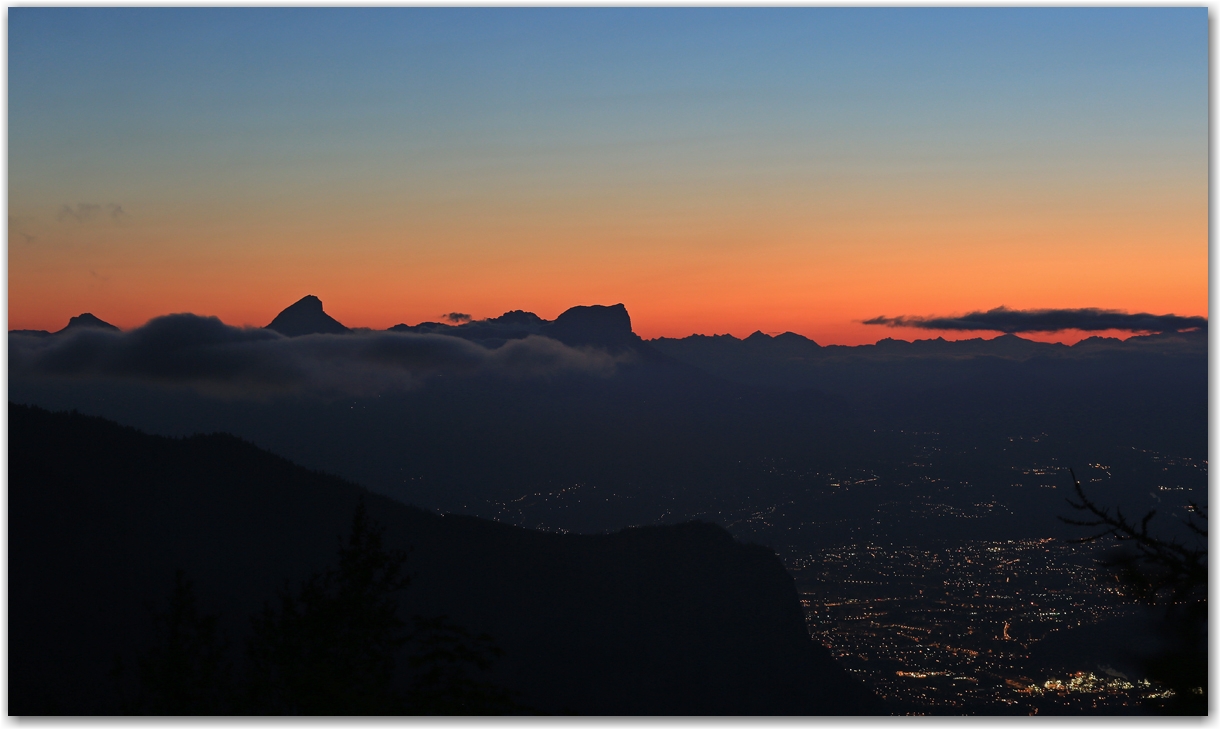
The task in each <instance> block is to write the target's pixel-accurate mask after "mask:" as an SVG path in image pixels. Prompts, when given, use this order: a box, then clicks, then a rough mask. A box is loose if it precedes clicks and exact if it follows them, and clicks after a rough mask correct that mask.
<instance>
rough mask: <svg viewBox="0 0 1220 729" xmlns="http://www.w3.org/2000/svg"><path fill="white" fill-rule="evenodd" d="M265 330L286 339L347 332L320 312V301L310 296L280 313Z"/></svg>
mask: <svg viewBox="0 0 1220 729" xmlns="http://www.w3.org/2000/svg"><path fill="white" fill-rule="evenodd" d="M266 328H267V329H271V330H272V331H276V332H279V333H280V334H283V335H284V336H286V337H300V336H304V335H306V334H342V333H344V332H346V331H347V327H345V326H343V325H342V324H340V323H339V322H337V321H335V319H333V318H332V317H331V316H330V315H329V314H327V313H326V312H325V311H323V310H322V300H321V299H319V298H318V297H316V296H312V295H310V296H306V297H304V298H302V299H301V300H300V301H298V302H296V303H295V304H293V305H292V306H290V307H288V308H287V309H284V310H283V311H281V312H280V313H279V315H278V316H276V317H275V318H274V319H272V320H271V323H270V324H268V325H267V327H266Z"/></svg>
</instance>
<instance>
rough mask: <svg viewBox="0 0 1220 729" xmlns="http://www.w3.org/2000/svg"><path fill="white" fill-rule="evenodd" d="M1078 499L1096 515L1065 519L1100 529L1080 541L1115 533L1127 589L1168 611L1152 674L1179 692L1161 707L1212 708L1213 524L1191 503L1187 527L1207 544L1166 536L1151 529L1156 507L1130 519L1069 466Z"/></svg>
mask: <svg viewBox="0 0 1220 729" xmlns="http://www.w3.org/2000/svg"><path fill="white" fill-rule="evenodd" d="M1069 473H1071V475H1072V482H1073V484H1074V486H1075V490H1076V498H1077V501H1073V500H1071V499H1068V504H1070V505H1071V506H1072V508H1073V509H1076V510H1077V511H1083V512H1086V513H1087V514H1089V515H1090V517H1089V518H1085V519H1068V518H1066V517H1060V518H1061V519H1062V520H1063V521H1064V522H1066V523H1068V524H1073V525H1076V526H1082V527H1089V528H1093V529H1099V530H1100V531H1098V532H1096V533H1095V534H1091V535H1089V536H1086V537H1082V538H1080V539H1077V540H1074V541H1076V542H1094V541H1098V540H1101V539H1106V538H1112V539H1114V540H1115V541H1116V542H1118V543H1119V544H1120V545H1122V546H1123V547H1124V549H1122V550H1120V551H1119V552H1118V553H1117V554H1115V555H1113V556H1112V557H1110V558H1109V560H1107V564H1108V565H1109V566H1110V567H1111V568H1112V569H1114V571H1115V574H1116V577H1117V578H1118V582H1119V585H1120V586H1121V589H1122V591H1123V594H1124V595H1125V596H1126V597H1127V598H1128V599H1131V600H1133V601H1137V602H1141V603H1143V604H1146V605H1149V606H1153V607H1161V608H1163V609H1164V611H1165V619H1164V622H1163V625H1162V634H1163V637H1164V638H1165V647H1164V648H1163V649H1162V650H1161V651H1159V652H1158V653H1156V654H1155V655H1150V656H1145V657H1144V661H1143V662H1144V669H1145V670H1146V671H1147V672H1148V675H1149V677H1151V678H1153V679H1155V680H1157V681H1159V682H1161V683H1162V684H1165V685H1166V686H1168V687H1169V688H1171V689H1172V690H1173V692H1174V695H1173V697H1172V698H1170V699H1169V700H1167V701H1165V702H1163V703H1161V704H1159V705H1158V706H1157V707H1156V708H1159V709H1161V710H1163V711H1166V712H1168V713H1172V714H1188V715H1200V714H1206V713H1207V548H1206V540H1207V529H1206V527H1205V526H1204V522H1205V520H1206V518H1207V517H1206V514H1205V513H1204V512H1203V510H1202V509H1201V508H1200V507H1199V505H1198V504H1196V503H1194V502H1191V503H1190V506H1189V508H1190V511H1191V514H1192V516H1191V517H1190V518H1189V519H1188V520H1187V522H1186V527H1187V528H1188V529H1189V530H1190V531H1191V532H1193V533H1194V534H1195V535H1196V536H1198V537H1200V538H1201V539H1202V540H1203V543H1204V545H1205V546H1203V547H1197V546H1196V547H1191V546H1188V545H1185V544H1182V543H1180V542H1178V541H1176V540H1165V539H1162V538H1159V537H1157V536H1154V535H1153V534H1152V533H1150V532H1149V531H1148V525H1149V523H1150V522H1151V521H1152V519H1153V517H1155V516H1156V511H1155V510H1153V511H1150V512H1148V513H1147V514H1145V515H1144V517H1143V518H1142V519H1141V520H1140V521H1139V522H1138V523H1136V522H1132V521H1129V520H1128V519H1127V517H1126V516H1124V514H1123V513H1122V510H1121V509H1119V508H1115V509H1114V513H1113V514H1111V513H1110V510H1109V509H1107V508H1105V507H1102V506H1099V505H1097V504H1096V503H1094V502H1093V501H1091V500H1090V499H1089V498H1088V497H1087V496H1086V495H1085V493H1084V489H1083V488H1082V487H1081V485H1080V481H1079V480H1078V479H1077V478H1076V473H1075V471H1072V470H1070V469H1069Z"/></svg>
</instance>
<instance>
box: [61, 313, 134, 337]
mask: <svg viewBox="0 0 1220 729" xmlns="http://www.w3.org/2000/svg"><path fill="white" fill-rule="evenodd" d="M77 329H107V330H109V331H114V332H117V331H119V328H118V327H116V326H115V325H113V324H110V323H108V322H104V321H102V320H101V319H98V318H97V317H96V316H94V315H92V314H90V313H88V312H86V313H84V314H81V315H80V316H74V317H72V318H71V319H69V320H68V326H66V327H64V328H63V329H60V330H59V331H58V332H55V333H56V334H63V333H64V332H70V331H75V330H77Z"/></svg>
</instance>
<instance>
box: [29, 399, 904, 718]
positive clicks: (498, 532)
mask: <svg viewBox="0 0 1220 729" xmlns="http://www.w3.org/2000/svg"><path fill="white" fill-rule="evenodd" d="M9 458H10V460H9V469H10V470H9V657H8V658H9V663H8V665H9V712H10V713H11V714H14V715H36V714H111V713H118V712H122V711H123V710H124V709H125V708H126V709H128V710H130V707H131V704H130V703H124V701H125V700H126V699H130V697H131V695H132V692H133V690H136V689H138V688H139V687H138V686H136V687H133V682H138V681H137V676H138V670H137V669H138V667H140V666H141V665H145V666H147V665H149V662H150V656H152V657H155V656H157V655H159V654H158V650H162V649H163V648H164V634H163V629H164V627H165V624H166V619H165V616H166V615H167V614H169V612H170V611H172V610H173V609H174V606H175V605H177V606H178V612H179V614H188V617H190V618H191V620H193V621H194V623H193V624H194V625H195V626H196V627H197V628H198V626H200V625H204V626H205V627H206V626H211V628H214V630H211V633H210V635H212V638H211V639H209V641H208V643H207V645H206V646H205V648H206V650H201V651H197V652H196V653H197V654H200V655H208V656H213V655H214V654H216V653H218V652H219V653H222V654H223V656H222V658H223V661H225V662H227V664H231V668H232V681H233V682H234V683H235V684H237V685H240V684H241V682H242V681H243V680H246V677H248V676H249V675H251V668H250V661H249V659H248V657H249V656H250V655H253V654H252V653H249V652H248V651H247V648H246V647H247V646H248V645H253V644H254V643H252V642H251V641H252V638H256V637H257V635H256V633H257V632H258V631H257V630H256V626H261V627H259V628H258V630H264V631H265V630H267V627H266V626H267V625H268V619H267V617H266V616H267V614H268V613H265V612H264V610H266V609H268V608H269V609H270V610H271V615H272V618H274V619H280V618H283V616H284V615H286V614H287V612H283V611H286V610H287V608H285V607H283V606H284V602H283V601H284V596H286V595H287V596H295V597H293V598H292V599H294V600H297V602H296V603H295V604H296V605H297V607H298V608H299V607H300V606H301V605H305V604H306V601H307V600H309V599H316V600H322V601H323V602H324V601H325V599H327V598H325V595H323V597H316V596H315V598H309V597H308V595H307V592H308V590H307V589H306V587H305V586H307V585H308V584H310V582H309V581H310V579H311V576H313V579H314V580H318V579H319V577H318V576H319V575H323V576H325V575H327V574H330V575H332V576H333V575H337V574H341V573H342V572H343V570H344V569H348V568H345V567H344V566H343V564H341V563H340V560H339V559H338V557H337V555H338V554H339V553H340V547H341V545H343V544H348V543H347V542H344V541H343V540H344V539H350V538H351V533H352V529H353V515H354V514H355V513H356V512H357V509H358V508H359V505H360V504H364V508H365V515H366V517H367V520H368V522H367V523H368V524H370V525H377V527H376V528H377V529H380V532H379V534H380V536H379V540H380V541H379V542H378V544H377V549H384V550H385V552H386V553H387V554H391V553H404V554H405V555H406V559H405V562H404V563H403V567H404V571H403V574H404V575H406V576H408V577H409V578H410V579H409V584H407V585H406V587H405V588H403V589H402V590H401V591H398V592H395V593H394V601H395V602H396V604H397V613H398V617H399V618H400V619H401V620H402V622H403V623H404V624H410V621H411V620H412V619H413V618H414V617H415V616H423V617H424V618H426V619H427V620H430V621H431V622H427V620H426V621H425V623H424V626H425V627H428V626H431V628H432V629H433V630H432V632H430V633H427V635H431V636H434V637H435V636H437V635H442V637H444V636H449V637H453V636H457V637H458V639H460V640H468V641H475V642H478V641H479V640H482V641H483V642H482V643H480V644H479V645H476V646H475V648H480V646H481V647H482V648H483V649H488V650H484V652H483V653H482V655H483V656H484V657H486V658H487V660H481V659H480V660H474V659H471V660H468V661H467V663H468V664H469V665H467V666H461V665H459V666H457V668H458V669H459V670H467V669H468V673H469V678H470V680H471V681H474V682H476V683H477V685H478V686H481V687H483V690H484V691H485V692H493V693H494V692H500V693H499V694H497V695H500V696H504V697H509V700H510V701H511V704H505V705H504V706H510V707H511V708H510V710H513V711H522V712H542V713H566V712H572V713H578V714H781V715H783V714H799V715H804V714H852V713H885V711H886V708H885V707H884V706H883V705H882V704H880V703H879V702H878V701H876V699H875V698H874V697H873V696H872V695H871V694H869V693H868V692H867V691H866V690H865V689H864V688H863V687H862V686H861V685H860V684H859V683H858V682H857V681H855V680H854V679H852V678H850V677H849V676H848V675H846V674H845V672H844V671H843V670H842V669H841V668H839V667H838V666H837V664H835V662H834V661H833V660H832V659H831V657H830V655H829V654H828V653H827V651H826V650H825V649H823V648H822V646H820V645H817V644H814V643H813V642H812V641H811V640H810V639H809V636H808V635H807V633H806V631H805V626H804V621H803V618H802V615H801V611H800V607H799V604H798V599H797V594H796V591H795V589H794V586H793V582H792V579H791V577H789V576H788V574H787V573H786V572H785V571H784V569H783V567H782V565H781V564H780V562H779V560H778V559H777V558H776V556H775V555H774V554H773V553H772V552H771V551H770V550H768V549H765V548H763V547H759V546H754V545H748V544H741V543H739V542H737V541H735V540H734V539H733V538H732V537H731V536H730V535H729V534H728V533H727V532H725V531H724V530H723V529H721V528H719V527H715V526H711V525H708V524H699V523H692V524H684V525H678V526H667V527H652V528H640V529H627V530H623V531H620V532H618V533H614V534H608V535H569V534H548V533H541V532H535V531H528V530H524V529H519V528H515V527H509V526H506V525H503V524H498V523H495V522H491V521H485V520H481V519H475V518H470V517H461V516H439V515H436V514H433V513H430V512H426V511H423V510H420V509H417V508H414V507H411V506H407V505H404V504H401V503H398V502H395V501H392V500H390V499H388V498H384V497H381V496H377V495H374V494H371V493H369V492H367V491H365V490H364V489H362V488H360V487H359V486H356V485H354V484H352V483H349V482H346V481H343V480H341V479H339V478H335V477H332V476H328V475H325V474H322V473H318V472H314V471H309V470H307V469H304V468H301V467H299V466H295V465H293V464H292V463H290V462H288V461H286V460H284V459H282V458H279V457H277V456H274V455H272V454H270V453H267V452H265V451H262V450H260V449H258V448H256V447H254V446H252V445H250V444H248V443H245V442H243V441H241V440H239V439H237V438H234V437H232V436H227V435H207V436H194V437H190V438H185V439H170V438H163V437H158V436H151V435H146V434H143V433H140V432H138V431H136V430H134V429H131V428H125V427H122V426H119V425H117V424H114V423H112V422H109V421H106V420H103V419H100V418H93V417H86V416H82V415H78V414H69V413H51V412H48V411H45V410H41V409H38V408H33V407H26V406H20V405H11V404H10V406H9ZM349 546H350V544H349ZM179 571H180V574H181V575H183V576H185V579H186V580H187V581H189V593H190V594H189V597H190V601H189V606H188V607H189V608H190V609H189V610H186V609H185V608H184V607H183V606H184V605H187V602H188V601H186V600H185V599H184V594H185V593H184V589H183V584H184V582H183V580H182V579H181V578H178V580H177V582H176V577H175V575H176V574H179ZM326 579H330V578H326ZM326 579H323V580H322V581H323V582H325V581H326ZM328 584H329V583H328ZM383 597H384V595H383ZM175 600H177V602H175ZM318 604H322V603H318ZM276 611H281V612H276ZM259 614H262V615H263V617H262V618H261V619H260V620H258V621H252V619H251V618H252V616H255V615H259ZM210 616H214V618H215V622H214V625H213V624H212V623H210V622H207V621H209V620H210V619H211V617H210ZM277 616H278V617H277ZM441 618H443V620H441ZM272 622H274V620H272ZM438 626H442V627H443V626H449V629H448V632H447V633H445V632H444V631H441V633H438V632H437V630H436V628H437V627H438ZM159 630H161V631H162V632H158V631H159ZM195 632H196V633H199V634H202V633H203V632H207V631H202V630H196V631H195ZM479 636H482V638H480V637H479ZM493 646H494V650H491V649H490V648H491V647H493ZM426 648H427V646H421V645H419V644H418V641H416V644H415V645H412V641H410V640H407V641H405V642H404V643H403V645H402V646H401V648H397V649H396V651H397V652H392V653H393V655H392V656H391V658H392V671H391V679H390V682H391V688H392V689H394V690H395V692H396V693H395V695H396V696H403V697H407V699H406V700H407V702H408V703H406V704H404V708H403V711H405V712H408V713H411V712H428V711H437V710H440V711H443V710H454V711H459V712H462V713H467V712H470V711H475V710H478V707H475V708H473V709H472V708H470V707H469V705H463V704H460V703H459V704H456V705H455V704H448V705H445V704H440V705H438V704H435V703H433V704H429V703H428V702H427V701H426V699H427V696H424V698H423V699H421V698H420V694H419V693H418V691H417V692H416V693H415V694H412V693H411V689H412V688H413V687H415V688H417V689H418V687H419V686H420V685H425V686H426V685H427V681H426V680H424V681H423V683H422V684H421V676H420V675H419V674H420V671H421V670H423V669H421V668H420V666H421V665H423V666H424V667H425V668H426V667H427V665H428V664H426V663H424V664H420V662H419V661H414V662H413V661H412V660H411V657H412V655H416V656H418V654H419V651H420V650H426ZM412 651H415V653H414V654H413V653H412ZM162 652H164V651H163V650H162ZM458 662H459V663H461V660H459V661H458ZM450 668H452V666H450ZM484 669H485V670H484ZM425 678H426V677H425ZM412 697H414V700H415V703H411V698H412ZM215 705H217V706H222V707H223V706H234V704H232V703H230V704H224V703H221V704H215ZM438 706H440V708H439V709H438V708H437V707H438ZM463 706H465V707H466V708H465V709H463ZM455 707H456V708H455ZM482 708H484V709H486V706H484V707H482ZM265 709H266V707H265V706H263V707H260V706H257V705H256V706H253V707H251V706H248V705H247V706H246V707H245V710H248V711H251V712H258V711H260V710H265ZM271 711H274V709H272V710H271ZM276 713H278V712H276ZM351 713H359V712H358V711H355V710H353V711H352V712H351ZM374 713H382V712H377V711H375V712H374Z"/></svg>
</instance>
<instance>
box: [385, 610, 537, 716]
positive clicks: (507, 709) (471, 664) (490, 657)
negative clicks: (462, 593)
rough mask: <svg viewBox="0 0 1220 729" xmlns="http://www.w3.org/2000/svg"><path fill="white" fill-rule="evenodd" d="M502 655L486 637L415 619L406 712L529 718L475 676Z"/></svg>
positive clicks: (439, 621)
mask: <svg viewBox="0 0 1220 729" xmlns="http://www.w3.org/2000/svg"><path fill="white" fill-rule="evenodd" d="M503 653H504V652H503V651H502V650H500V648H499V647H498V646H496V644H495V641H494V640H493V639H492V637H491V636H490V635H487V634H486V633H480V634H478V635H471V634H470V632H469V631H467V630H466V629H465V628H463V627H461V626H459V625H455V624H453V623H452V622H451V621H450V620H449V619H448V618H445V617H443V616H442V617H433V618H423V617H418V616H417V617H416V618H415V632H414V633H413V634H412V636H411V655H410V656H409V658H408V660H409V662H410V664H411V666H412V668H414V669H415V670H414V675H413V677H412V683H411V688H410V689H409V698H410V703H411V713H414V714H450V715H463V716H472V715H500V714H520V713H530V710H529V709H527V708H526V707H524V706H522V705H520V704H518V703H517V702H516V701H514V700H513V697H512V695H511V694H510V693H509V692H508V691H505V690H504V689H501V688H499V687H497V686H495V685H494V684H492V683H489V682H487V681H485V680H481V679H479V678H478V677H477V676H476V675H475V672H486V671H487V670H489V669H490V668H491V666H492V664H493V663H495V661H496V659H498V658H499V657H500V656H501V655H503Z"/></svg>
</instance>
